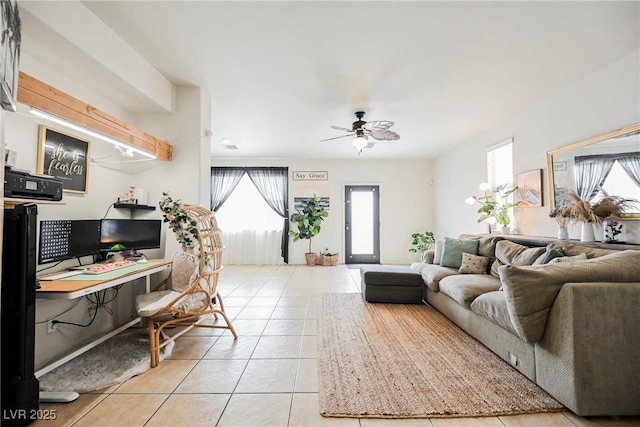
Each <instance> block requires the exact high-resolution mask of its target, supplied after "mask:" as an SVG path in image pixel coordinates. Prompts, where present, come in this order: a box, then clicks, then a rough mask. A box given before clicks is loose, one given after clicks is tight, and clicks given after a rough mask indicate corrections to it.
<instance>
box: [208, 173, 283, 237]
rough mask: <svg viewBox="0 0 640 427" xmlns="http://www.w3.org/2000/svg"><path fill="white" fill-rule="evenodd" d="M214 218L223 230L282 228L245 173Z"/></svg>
mask: <svg viewBox="0 0 640 427" xmlns="http://www.w3.org/2000/svg"><path fill="white" fill-rule="evenodd" d="M216 219H217V220H218V224H219V225H220V228H221V229H222V230H223V231H243V230H254V231H271V230H282V221H283V219H282V218H281V217H280V215H278V214H277V213H276V212H275V211H274V210H273V209H271V208H270V207H269V205H268V204H267V202H265V201H264V198H263V197H262V196H261V195H260V193H259V192H258V189H257V188H256V186H255V185H253V182H251V179H250V178H249V175H247V174H244V175H243V177H242V178H241V179H240V182H239V183H238V186H237V187H236V188H235V189H234V190H233V192H232V193H231V195H230V196H229V198H228V199H227V201H226V202H224V204H223V205H222V206H221V207H220V209H218V211H217V212H216Z"/></svg>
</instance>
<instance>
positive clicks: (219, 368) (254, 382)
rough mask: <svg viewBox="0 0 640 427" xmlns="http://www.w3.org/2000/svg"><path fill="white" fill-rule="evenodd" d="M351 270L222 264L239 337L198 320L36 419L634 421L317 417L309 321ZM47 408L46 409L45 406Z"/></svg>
mask: <svg viewBox="0 0 640 427" xmlns="http://www.w3.org/2000/svg"><path fill="white" fill-rule="evenodd" d="M357 274H358V270H348V269H347V268H346V267H345V266H344V265H341V266H336V267H320V266H318V267H307V266H227V267H226V268H225V270H224V271H223V273H222V276H221V283H220V291H221V293H222V295H223V296H224V302H225V305H226V309H227V310H226V311H227V314H228V315H229V316H230V317H231V318H232V319H233V324H234V326H235V328H236V330H237V331H238V334H239V335H240V337H239V339H238V340H237V341H234V340H233V337H231V335H230V334H229V333H228V332H224V333H221V331H220V330H211V329H205V328H197V329H195V330H193V331H191V332H189V334H188V335H185V336H183V337H181V338H179V339H178V340H177V341H176V345H175V347H174V350H173V353H172V355H171V357H170V359H168V360H165V361H163V362H161V363H160V365H159V366H158V367H156V368H154V369H150V370H149V371H147V372H146V373H144V374H142V375H140V376H138V377H134V378H132V379H130V380H129V381H126V382H125V383H123V384H121V385H119V386H114V387H111V388H109V389H106V390H101V391H100V392H99V393H89V394H83V395H81V396H80V398H79V399H78V400H76V401H75V402H73V403H69V404H42V405H41V410H42V411H48V410H55V414H56V420H46V421H45V420H41V421H38V422H37V423H35V424H33V425H35V426H46V427H53V426H92V427H93V426H118V427H124V426H172V427H175V426H189V427H191V426H198V425H202V426H216V425H217V426H262V425H269V426H354V427H375V426H384V427H389V426H409V427H411V426H416V427H417V426H424V427H426V426H433V427H440V426H443V427H444V426H497V427H501V426H568V427H575V426H609V425H615V426H640V417H636V418H622V419H613V418H592V419H584V418H581V417H577V416H575V415H573V414H572V413H570V412H564V413H557V414H539V415H519V416H504V417H486V418H449V419H435V418H434V419H411V420H406V419H405V420H380V419H360V420H358V419H355V418H323V417H322V416H320V414H319V411H318V394H317V393H318V376H317V351H316V326H317V325H316V322H317V316H318V304H319V302H320V296H321V294H322V293H325V292H359V286H358V285H356V280H359V279H358V275H357ZM43 413H46V412H43Z"/></svg>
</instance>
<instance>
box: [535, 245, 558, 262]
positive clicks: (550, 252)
mask: <svg viewBox="0 0 640 427" xmlns="http://www.w3.org/2000/svg"><path fill="white" fill-rule="evenodd" d="M562 256H564V251H563V250H562V248H559V249H547V251H546V252H545V253H543V254H542V255H540V256H539V257H538V258H537V259H536V260H535V261H533V265H542V264H548V263H549V261H551V260H552V259H554V258H558V257H562Z"/></svg>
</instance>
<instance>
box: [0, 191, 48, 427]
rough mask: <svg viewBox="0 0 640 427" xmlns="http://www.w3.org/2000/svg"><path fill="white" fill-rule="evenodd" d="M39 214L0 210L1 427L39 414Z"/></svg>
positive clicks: (28, 209)
mask: <svg viewBox="0 0 640 427" xmlns="http://www.w3.org/2000/svg"><path fill="white" fill-rule="evenodd" d="M37 216H38V209H37V206H36V205H35V204H33V203H28V204H22V205H17V206H16V207H15V209H5V211H4V229H3V239H2V292H1V294H0V298H1V299H2V300H1V304H0V310H1V316H0V317H1V322H2V327H1V332H2V336H1V337H0V340H1V345H2V347H1V348H0V350H1V354H2V355H1V361H0V362H1V363H0V364H1V365H2V371H1V382H2V397H1V401H2V414H1V415H2V418H1V421H2V422H1V424H2V425H3V426H24V425H28V424H30V423H31V422H33V421H35V420H36V419H37V416H38V409H39V391H38V388H39V382H38V380H37V379H36V377H35V373H34V363H35V360H34V358H35V343H34V341H35V309H36V286H37V284H36V232H37V227H38V225H37V224H38V223H37Z"/></svg>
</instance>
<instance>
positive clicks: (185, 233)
mask: <svg viewBox="0 0 640 427" xmlns="http://www.w3.org/2000/svg"><path fill="white" fill-rule="evenodd" d="M158 205H159V206H160V210H161V211H162V216H163V217H164V219H163V220H162V222H167V223H169V228H170V229H171V230H172V231H173V233H174V234H175V236H176V239H177V240H178V243H180V244H181V245H182V248H183V249H186V248H194V247H196V245H197V243H198V228H197V227H196V221H195V220H193V219H192V218H190V217H189V216H188V215H187V213H186V212H185V211H184V209H183V208H182V200H180V199H173V198H172V197H171V196H170V195H169V193H167V192H163V193H162V197H161V198H160V202H158Z"/></svg>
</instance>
